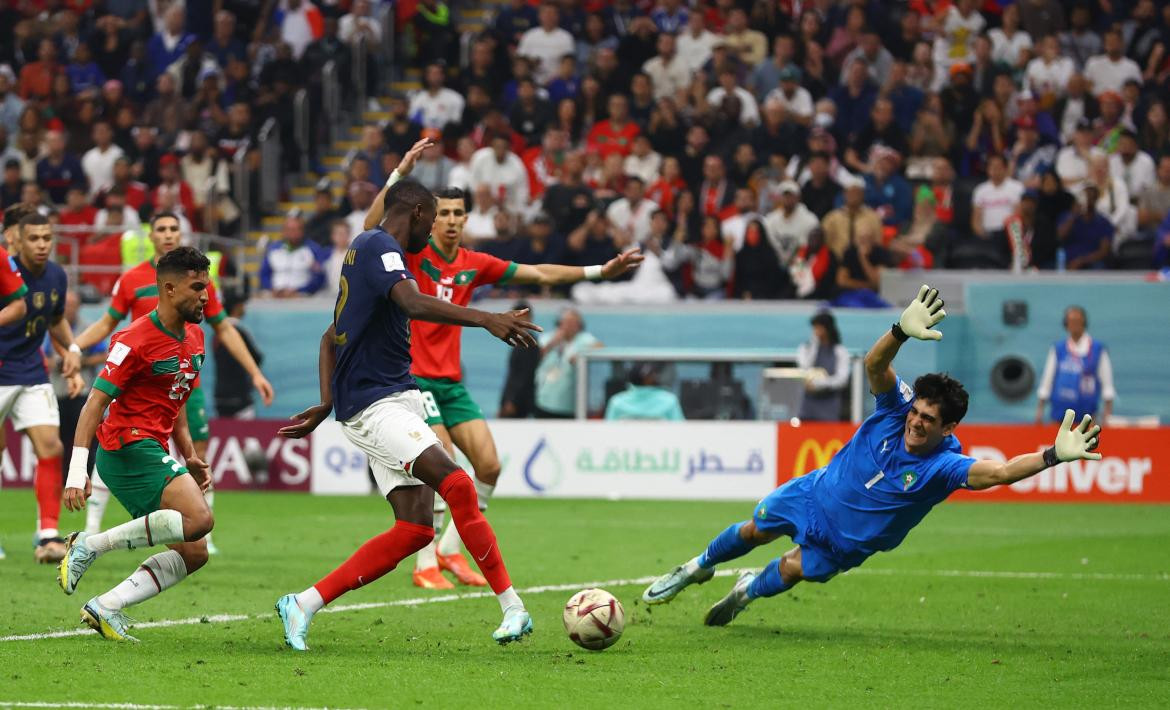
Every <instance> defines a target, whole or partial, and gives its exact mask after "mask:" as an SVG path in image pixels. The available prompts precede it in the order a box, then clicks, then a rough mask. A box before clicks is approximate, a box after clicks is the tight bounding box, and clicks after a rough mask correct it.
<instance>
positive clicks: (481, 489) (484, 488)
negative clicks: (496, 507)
mask: <svg viewBox="0 0 1170 710" xmlns="http://www.w3.org/2000/svg"><path fill="white" fill-rule="evenodd" d="M471 480H472V481H474V482H475V492H476V493H478V494H479V510H480V512H481V513H482V512H483V511H485V510H487V506H488V500H489V499H490V498H491V497H492V493H495V491H496V487H495V486H494V485H491V484H490V483H484V482H483V481H481V480H479V479H478V478H476V477H475V476H472V477H471Z"/></svg>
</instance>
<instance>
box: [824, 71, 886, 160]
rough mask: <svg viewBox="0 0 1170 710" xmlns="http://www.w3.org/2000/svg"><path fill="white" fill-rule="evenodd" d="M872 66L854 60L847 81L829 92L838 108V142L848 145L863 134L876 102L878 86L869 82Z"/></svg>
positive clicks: (834, 128) (834, 132)
mask: <svg viewBox="0 0 1170 710" xmlns="http://www.w3.org/2000/svg"><path fill="white" fill-rule="evenodd" d="M868 72H869V67H868V66H867V65H866V62H865V60H863V59H854V60H853V63H852V64H850V65H849V66H848V67H847V68H846V69H845V70H844V74H845V81H843V82H842V83H841V85H840V86H835V87H833V89H832V90H831V91H830V92H829V98H830V99H832V101H833V104H834V105H835V106H836V107H837V120H836V122H835V123H834V124H833V134H834V135H835V136H836V138H837V140H838V142H845V143H848V142H850V141H852V140H853V139H854V137H855V136H856V135H857V134H859V133H860V132H861V130H862V129H863V128H864V127H865V124H866V122H867V121H869V115H870V110H871V109H872V108H873V104H874V101H875V100H876V99H877V87H875V86H874V85H873V82H871V81H870V80H869V73H868Z"/></svg>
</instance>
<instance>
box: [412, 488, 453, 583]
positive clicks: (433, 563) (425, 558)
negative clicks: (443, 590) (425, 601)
mask: <svg viewBox="0 0 1170 710" xmlns="http://www.w3.org/2000/svg"><path fill="white" fill-rule="evenodd" d="M431 516H432V517H431V525H433V526H434V528H435V537H436V538H438V537H439V533H441V532H443V522H444V521H445V520H446V519H447V503H446V501H444V500H443V499H442V498H441V497H439V496H435V504H434V508H433V509H432V510H431ZM436 549H437V546H436V545H435V543H434V542H433V541H432V542H429V543H427V546H426V547H424V548H423V549H421V550H419V551H418V555H417V556H416V557H415V558H414V568H415V569H416V570H424V569H429V568H431V567H438V566H439V560H438V558H437V557H435V550H436Z"/></svg>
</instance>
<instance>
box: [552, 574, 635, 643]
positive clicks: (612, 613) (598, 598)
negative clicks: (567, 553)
mask: <svg viewBox="0 0 1170 710" xmlns="http://www.w3.org/2000/svg"><path fill="white" fill-rule="evenodd" d="M564 620H565V633H567V634H568V635H569V638H570V639H572V640H573V643H575V644H577V645H578V646H580V647H581V648H587V649H589V650H590V651H601V650H603V649H606V648H609V647H610V646H612V645H614V644H615V643H617V640H618V639H620V638H621V637H622V631H623V630H625V628H626V610H625V609H623V608H622V603H621V602H619V601H618V600H617V598H616V597H614V595H612V594H610V593H609V592H607V591H605V590H604V589H582V590H581V591H579V592H577V593H576V594H574V595H573V596H572V597H571V598H570V599H569V603H568V604H565V615H564Z"/></svg>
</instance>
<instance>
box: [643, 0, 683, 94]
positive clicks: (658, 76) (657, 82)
mask: <svg viewBox="0 0 1170 710" xmlns="http://www.w3.org/2000/svg"><path fill="white" fill-rule="evenodd" d="M671 1H672V2H676V3H677V1H678V0H671ZM659 10H661V8H659ZM656 12H657V10H656ZM682 12H683V13H684V14H685V12H686V11H685V10H683V11H682ZM657 49H658V54H657V55H655V56H654V57H653V58H651V59H649V60H647V61H646V63H645V64H643V65H642V71H643V72H645V73H646V74H647V75H648V76H649V77H650V81H651V82H652V83H653V86H654V98H655V99H656V100H657V99H662V98H665V97H672V98H673V97H675V96H677V95H678V94H679V93H680V92H683V91H686V89H687V87H688V86H690V83H691V73H692V71H691V67H690V65H689V64H688V60H687V59H686V58H685V57H683V56H682V55H681V54H679V52H678V47H677V42H676V41H675V37H674V34H672V33H668V32H666V31H665V30H662V34H660V35H658V45H657Z"/></svg>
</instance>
